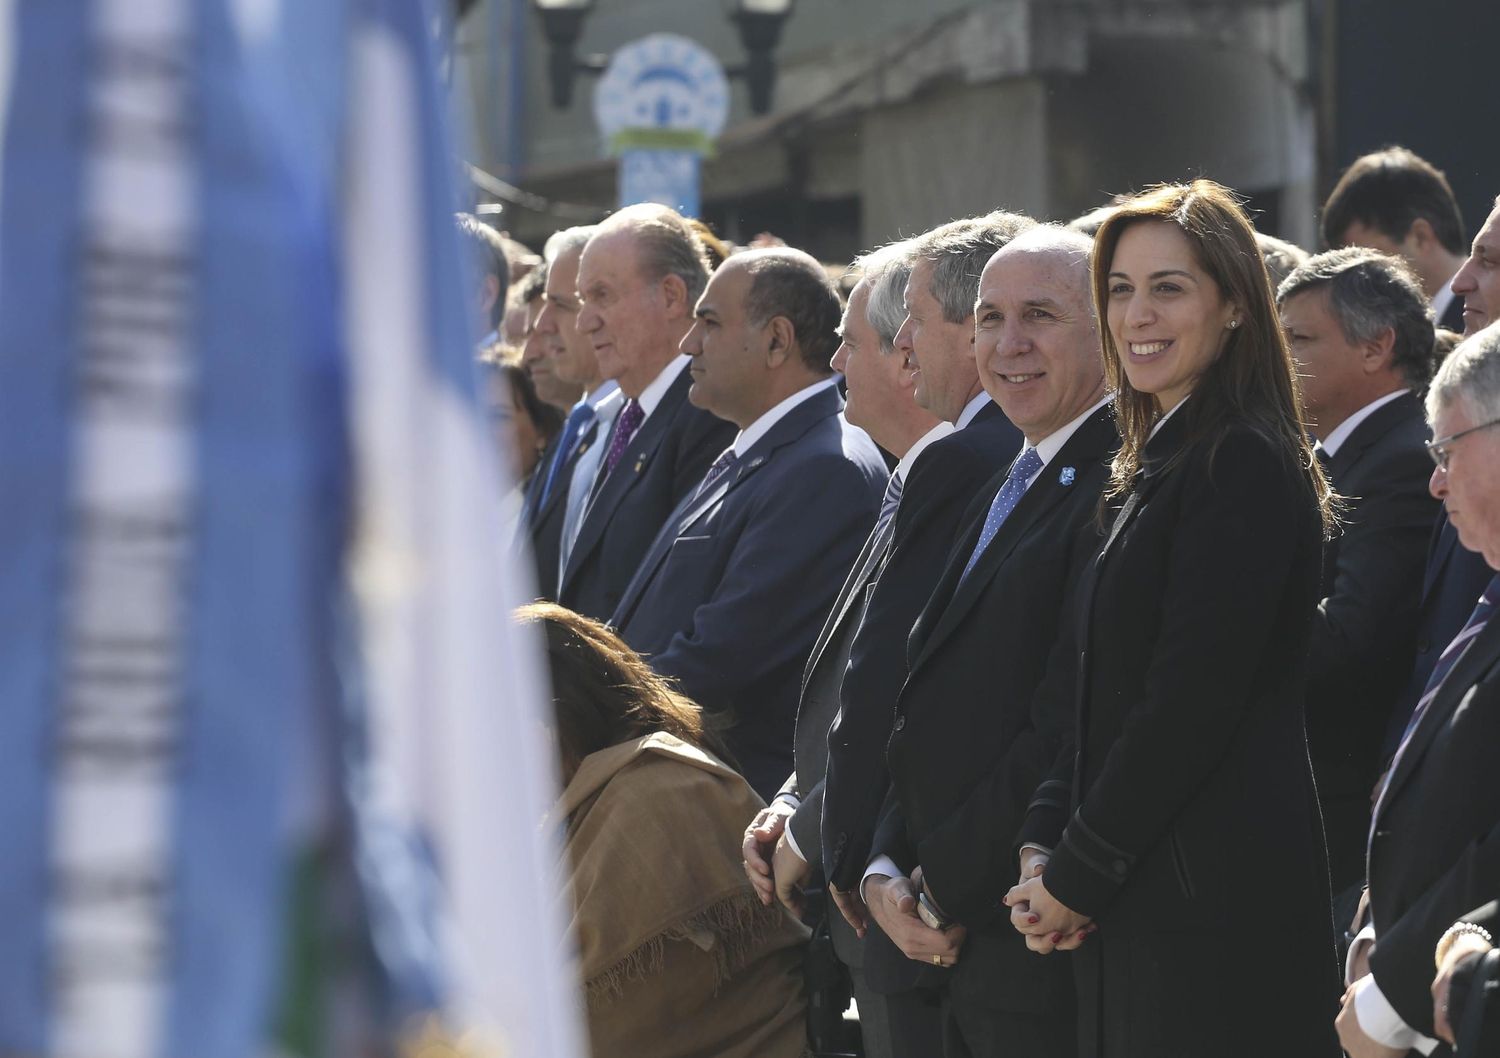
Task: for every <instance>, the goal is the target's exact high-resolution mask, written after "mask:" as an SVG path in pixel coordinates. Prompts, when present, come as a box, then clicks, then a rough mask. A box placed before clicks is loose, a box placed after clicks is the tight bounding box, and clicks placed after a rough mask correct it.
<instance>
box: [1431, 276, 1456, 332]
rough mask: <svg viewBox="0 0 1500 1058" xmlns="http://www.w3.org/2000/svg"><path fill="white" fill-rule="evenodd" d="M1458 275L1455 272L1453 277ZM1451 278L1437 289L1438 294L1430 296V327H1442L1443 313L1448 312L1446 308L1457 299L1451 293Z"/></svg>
mask: <svg viewBox="0 0 1500 1058" xmlns="http://www.w3.org/2000/svg"><path fill="white" fill-rule="evenodd" d="M1456 275H1458V273H1457V272H1454V273H1453V276H1456ZM1453 276H1449V277H1448V282H1446V283H1444V284H1443V285H1442V286H1440V287H1438V292H1437V293H1436V294H1434V295H1432V325H1433V326H1434V327H1441V326H1442V325H1443V313H1445V312H1447V311H1448V306H1449V305H1451V304H1453V299H1454V298H1456V297H1458V295H1457V294H1455V293H1453Z"/></svg>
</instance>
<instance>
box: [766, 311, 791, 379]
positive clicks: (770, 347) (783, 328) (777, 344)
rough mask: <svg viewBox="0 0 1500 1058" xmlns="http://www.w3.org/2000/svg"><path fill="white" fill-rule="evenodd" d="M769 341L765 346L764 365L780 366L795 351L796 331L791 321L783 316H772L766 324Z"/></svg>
mask: <svg viewBox="0 0 1500 1058" xmlns="http://www.w3.org/2000/svg"><path fill="white" fill-rule="evenodd" d="M766 335H767V337H768V339H769V342H768V344H767V346H766V366H767V367H780V366H781V365H782V364H784V363H786V361H787V358H788V357H790V356H792V355H793V353H794V352H795V346H796V343H797V331H796V328H794V327H793V326H792V321H791V320H789V319H787V318H786V317H785V316H772V317H771V321H770V322H769V323H767V324H766Z"/></svg>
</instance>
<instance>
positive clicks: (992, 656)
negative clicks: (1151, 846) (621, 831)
mask: <svg viewBox="0 0 1500 1058" xmlns="http://www.w3.org/2000/svg"><path fill="white" fill-rule="evenodd" d="M1090 248H1091V242H1090V240H1089V239H1088V238H1087V237H1086V236H1083V235H1080V234H1078V233H1077V232H1072V231H1068V230H1067V229H1064V228H1060V227H1057V226H1054V225H1042V226H1038V227H1033V228H1031V229H1030V230H1029V231H1026V232H1024V233H1022V234H1019V235H1017V236H1016V237H1015V238H1014V239H1013V240H1011V241H1010V242H1009V243H1008V244H1007V245H1006V246H1005V247H1003V248H1002V249H1000V250H999V251H998V252H997V253H995V255H994V256H993V257H991V258H990V260H989V262H988V263H987V264H985V265H984V267H983V272H982V275H981V277H980V280H979V283H978V291H977V298H976V301H977V306H976V308H975V312H974V322H975V349H976V352H977V358H976V366H977V370H978V373H979V377H980V379H981V381H982V383H983V385H984V388H985V391H986V392H987V393H988V394H989V395H990V396H992V397H993V398H994V399H995V401H996V402H997V403H998V404H999V406H1000V408H1001V409H1002V410H1003V411H1004V412H1005V414H1006V416H1007V417H1008V418H1009V419H1010V421H1011V422H1013V423H1015V424H1016V426H1018V427H1019V428H1020V429H1021V431H1022V434H1023V436H1024V437H1025V445H1024V447H1023V449H1022V451H1021V452H1020V454H1019V456H1018V457H1017V458H1015V459H1014V460H1013V461H1010V462H1009V463H1007V464H1005V465H1003V466H1002V467H1001V469H1000V470H999V471H998V472H997V473H996V474H995V475H994V477H992V478H991V479H990V481H989V482H988V483H987V484H986V485H985V486H984V487H983V488H982V489H980V490H979V491H978V492H977V493H976V495H975V497H974V499H973V501H972V502H971V504H970V505H969V507H968V509H967V510H966V511H965V513H964V515H963V516H962V517H961V518H960V519H959V520H958V521H957V523H956V524H957V526H958V532H957V533H956V535H955V538H954V543H953V547H952V549H951V550H950V552H949V555H948V558H947V561H946V564H945V568H944V569H943V571H942V572H941V573H940V574H939V575H938V577H937V579H936V581H935V586H934V589H933V591H932V594H931V597H930V598H929V599H928V601H927V603H926V604H925V606H924V607H923V609H922V611H921V614H920V616H919V617H918V619H917V622H916V624H915V626H914V627H913V628H912V632H911V637H910V642H909V646H908V652H907V660H908V671H907V675H906V679H905V681H904V683H903V685H902V687H901V689H900V692H899V694H898V696H897V698H896V705H895V709H894V711H893V715H892V720H893V722H892V720H888V721H887V724H888V735H889V745H888V747H887V760H888V764H889V768H890V778H891V793H890V796H889V797H888V798H887V799H886V803H885V807H884V809H883V812H882V818H881V820H880V822H879V825H878V827H877V828H876V829H875V833H874V836H873V840H867V839H865V838H864V836H863V835H851V836H850V838H849V841H848V842H847V845H848V847H849V849H850V851H849V853H848V854H847V855H846V858H845V860H844V862H843V863H840V864H836V865H835V866H834V868H833V871H832V877H833V880H834V883H835V884H837V885H839V886H840V887H841V888H846V889H849V888H853V886H854V884H856V883H859V884H861V886H862V891H863V896H864V898H865V900H866V902H867V906H868V908H869V914H871V915H873V917H874V919H875V921H876V922H878V923H879V924H880V926H881V927H882V929H883V930H884V932H885V933H886V935H888V936H889V937H890V938H891V940H892V941H894V942H895V944H896V946H897V947H898V948H899V950H900V952H901V953H902V954H903V956H904V958H906V959H908V960H911V961H914V962H920V963H923V964H926V965H928V966H937V967H941V968H942V973H943V977H944V979H945V981H944V988H943V1012H944V1054H946V1055H948V1056H949V1058H979V1056H994V1058H1005V1056H1008V1055H1019V1054H1024V1055H1032V1056H1037V1058H1067V1056H1071V1055H1073V1054H1074V1053H1076V1046H1077V1040H1076V1034H1077V1025H1076V1019H1075V1017H1074V1008H1073V992H1072V968H1071V967H1070V966H1068V965H1066V964H1063V965H1054V964H1053V963H1052V962H1050V961H1047V960H1039V959H1037V958H1036V957H1035V956H1034V955H1032V954H1031V953H1030V952H1028V951H1027V950H1026V942H1025V939H1024V938H1022V937H1021V936H1020V935H1019V934H1017V933H1016V932H1015V931H1014V930H1013V929H1011V928H1010V925H1009V921H1008V917H1007V916H1008V910H1007V909H1006V908H1005V907H1004V906H1003V905H1002V904H1001V898H1002V897H1003V896H1004V894H1005V892H1006V890H1007V888H1008V886H1009V885H1010V884H1012V882H1013V880H1014V879H1015V878H1016V877H1017V876H1018V874H1019V873H1020V866H1021V865H1020V863H1019V862H1018V858H1017V851H1016V847H1017V844H1018V843H1019V840H1020V838H1019V835H1020V834H1021V827H1022V822H1023V819H1024V818H1025V815H1026V809H1027V806H1028V802H1029V801H1030V802H1031V803H1032V804H1036V803H1037V802H1039V801H1040V802H1043V803H1061V804H1065V803H1066V800H1067V798H1066V794H1064V795H1063V796H1062V797H1058V796H1057V795H1056V794H1049V793H1048V792H1047V791H1045V790H1044V791H1042V792H1040V793H1039V794H1038V795H1037V797H1036V798H1033V797H1032V794H1033V791H1036V790H1037V787H1038V785H1039V784H1040V783H1041V781H1042V779H1043V778H1044V777H1045V776H1046V775H1047V774H1048V773H1049V772H1050V771H1051V770H1052V768H1053V766H1054V765H1055V763H1056V760H1057V758H1058V756H1059V755H1060V754H1061V753H1062V751H1063V747H1064V745H1065V743H1066V740H1067V731H1068V729H1069V728H1070V726H1071V722H1072V707H1073V697H1074V696H1073V694H1072V688H1073V686H1074V685H1075V677H1076V672H1077V669H1076V661H1075V658H1074V657H1073V655H1072V652H1071V651H1068V650H1061V649H1054V647H1056V645H1057V644H1058V641H1059V639H1060V637H1062V636H1063V634H1064V627H1065V623H1066V622H1067V620H1068V619H1069V616H1070V614H1071V612H1072V611H1071V607H1070V601H1071V595H1072V588H1073V585H1074V584H1075V583H1076V580H1077V578H1078V576H1079V574H1080V573H1081V572H1082V571H1083V569H1084V568H1085V566H1086V565H1087V564H1088V562H1089V561H1090V560H1091V559H1092V558H1093V557H1094V555H1095V554H1097V552H1098V547H1099V543H1100V541H1099V535H1098V523H1097V516H1098V510H1099V498H1100V493H1101V491H1102V489H1103V487H1104V484H1105V481H1106V478H1107V476H1108V463H1109V458H1110V455H1111V453H1112V452H1113V450H1114V449H1115V448H1116V447H1117V446H1118V444H1119V438H1118V435H1117V434H1116V432H1115V426H1114V419H1113V416H1112V415H1111V412H1110V408H1109V400H1108V394H1107V393H1106V392H1105V388H1104V365H1103V361H1102V359H1101V357H1100V349H1099V331H1098V325H1097V323H1096V321H1095V319H1094V313H1093V306H1092V300H1091V295H1090V291H1089V264H1088V260H1089V251H1090ZM1058 829H1060V827H1059V828H1058ZM825 840H827V838H826V836H825ZM1055 840H1056V838H1055V836H1053V837H1052V838H1051V839H1050V840H1047V841H1042V842H1039V843H1038V847H1036V848H1033V849H1029V850H1027V853H1026V855H1027V857H1028V859H1027V866H1028V867H1034V866H1035V865H1037V864H1041V863H1043V862H1045V859H1046V855H1047V852H1046V849H1047V848H1048V847H1050V844H1051V843H1052V842H1053V841H1055ZM866 972H867V973H870V972H872V965H871V962H870V960H869V959H867V960H866Z"/></svg>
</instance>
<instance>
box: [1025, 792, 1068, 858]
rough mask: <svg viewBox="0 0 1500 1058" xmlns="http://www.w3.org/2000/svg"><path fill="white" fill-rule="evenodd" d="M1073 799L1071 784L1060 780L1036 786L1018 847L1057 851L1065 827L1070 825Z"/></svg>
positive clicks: (1028, 806)
mask: <svg viewBox="0 0 1500 1058" xmlns="http://www.w3.org/2000/svg"><path fill="white" fill-rule="evenodd" d="M1070 796H1071V793H1070V791H1069V789H1068V784H1067V783H1065V782H1063V781H1062V780H1061V779H1048V780H1047V781H1046V782H1044V783H1042V785H1041V786H1039V787H1037V791H1036V793H1035V794H1033V795H1032V798H1031V803H1030V804H1028V805H1027V806H1026V818H1025V819H1024V820H1022V822H1021V833H1020V835H1019V836H1018V838H1017V845H1018V846H1021V845H1028V844H1030V845H1036V846H1038V847H1041V848H1055V847H1056V846H1057V844H1058V842H1060V841H1061V840H1062V833H1063V828H1064V827H1065V826H1066V825H1067V822H1068V801H1069V798H1070Z"/></svg>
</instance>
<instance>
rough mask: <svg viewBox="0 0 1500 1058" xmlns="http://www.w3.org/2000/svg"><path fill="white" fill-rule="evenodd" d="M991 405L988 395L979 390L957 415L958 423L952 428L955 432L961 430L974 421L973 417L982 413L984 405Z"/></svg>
mask: <svg viewBox="0 0 1500 1058" xmlns="http://www.w3.org/2000/svg"><path fill="white" fill-rule="evenodd" d="M993 403H994V401H992V400H991V399H990V395H989V394H988V393H986V392H985V391H984V390H980V391H979V392H978V393H976V394H975V395H974V396H973V397H971V398H969V403H967V404H965V405H964V410H963V411H961V412H959V413H958V421H957V422H955V423H954V424H953V428H954V429H955V430H962V429H963V428H964V427H965V426H967V425H969V423H971V422H973V421H974V416H976V415H978V414H979V413H980V412H982V411H984V409H985V405H987V404H993Z"/></svg>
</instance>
